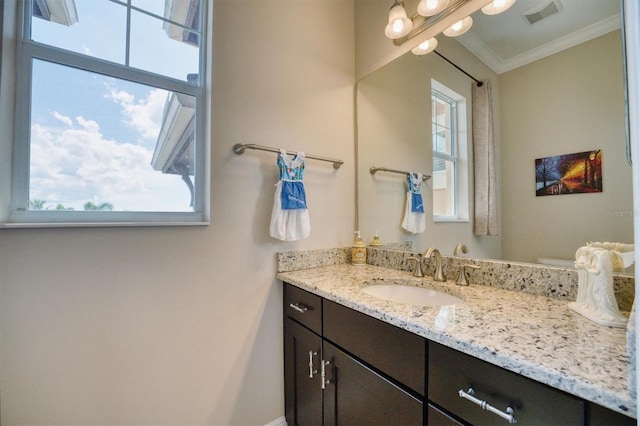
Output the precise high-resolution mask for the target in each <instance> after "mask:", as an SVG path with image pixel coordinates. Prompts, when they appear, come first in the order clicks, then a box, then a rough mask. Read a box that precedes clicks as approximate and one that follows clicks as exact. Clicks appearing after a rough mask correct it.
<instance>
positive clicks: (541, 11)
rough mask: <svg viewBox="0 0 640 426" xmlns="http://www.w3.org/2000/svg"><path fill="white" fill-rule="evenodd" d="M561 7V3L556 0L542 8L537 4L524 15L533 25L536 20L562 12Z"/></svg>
mask: <svg viewBox="0 0 640 426" xmlns="http://www.w3.org/2000/svg"><path fill="white" fill-rule="evenodd" d="M560 9H561V7H560V3H559V2H558V1H557V0H556V1H552V2H550V3H549V4H547V5H546V6H543V7H542V8H540V7H539V6H536V7H535V8H533V9H529V10H528V11H526V12H525V13H524V14H523V16H524V17H525V19H526V20H527V21H528V22H529V24H531V25H533V24H535V23H536V22H540V21H542V20H543V19H545V18H548V17H549V16H551V15H555V14H556V13H558V12H560Z"/></svg>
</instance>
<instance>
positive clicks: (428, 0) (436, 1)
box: [418, 0, 515, 16]
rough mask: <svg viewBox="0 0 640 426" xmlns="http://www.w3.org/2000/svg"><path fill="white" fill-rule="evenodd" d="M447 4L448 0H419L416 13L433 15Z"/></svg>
mask: <svg viewBox="0 0 640 426" xmlns="http://www.w3.org/2000/svg"><path fill="white" fill-rule="evenodd" d="M503 1H506V0H503ZM514 1H515V0H514ZM447 6H449V0H420V3H418V13H419V14H420V15H422V16H433V15H437V14H438V13H440V12H442V11H443V10H445V9H446V8H447Z"/></svg>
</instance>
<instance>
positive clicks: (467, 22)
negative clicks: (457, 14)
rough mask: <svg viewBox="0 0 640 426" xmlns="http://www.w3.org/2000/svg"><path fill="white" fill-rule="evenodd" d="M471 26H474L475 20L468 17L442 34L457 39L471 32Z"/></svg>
mask: <svg viewBox="0 0 640 426" xmlns="http://www.w3.org/2000/svg"><path fill="white" fill-rule="evenodd" d="M471 25H473V19H471V16H467V17H466V18H463V19H461V20H459V21H458V22H456V23H455V24H453V25H452V26H450V27H449V28H447V29H446V30H444V31H443V32H442V34H444V35H446V36H447V37H457V36H459V35H462V34H464V33H466V32H467V31H469V28H471Z"/></svg>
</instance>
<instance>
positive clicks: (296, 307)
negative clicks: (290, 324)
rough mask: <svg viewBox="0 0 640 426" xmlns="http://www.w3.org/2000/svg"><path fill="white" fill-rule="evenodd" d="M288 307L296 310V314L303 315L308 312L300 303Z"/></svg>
mask: <svg viewBox="0 0 640 426" xmlns="http://www.w3.org/2000/svg"><path fill="white" fill-rule="evenodd" d="M289 307H290V308H293V309H294V310H296V311H298V312H300V313H301V314H304V313H305V312H307V311H308V310H309V308H307V307H306V306H304V305H303V304H302V303H290V304H289Z"/></svg>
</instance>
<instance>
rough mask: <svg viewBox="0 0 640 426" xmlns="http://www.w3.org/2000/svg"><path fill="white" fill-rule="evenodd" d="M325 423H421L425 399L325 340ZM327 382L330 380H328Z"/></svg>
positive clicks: (386, 425) (386, 424)
mask: <svg viewBox="0 0 640 426" xmlns="http://www.w3.org/2000/svg"><path fill="white" fill-rule="evenodd" d="M323 345H324V346H323V359H324V360H325V361H328V362H329V364H327V365H326V367H325V373H326V378H325V379H326V380H325V387H326V389H325V394H324V424H325V425H385V426H388V425H421V424H423V414H422V413H423V405H422V402H421V401H420V400H419V399H417V398H415V397H413V396H412V395H410V394H408V393H407V392H405V391H403V390H402V389H400V388H399V387H397V386H395V385H394V384H392V383H391V382H389V381H387V380H385V379H384V378H383V377H381V376H379V375H378V374H376V373H375V372H373V371H372V370H370V369H369V368H367V367H366V366H364V365H363V364H361V363H359V362H358V361H356V360H355V359H354V358H351V357H350V356H348V355H347V354H345V353H344V352H342V351H341V350H340V349H338V348H336V347H335V346H333V345H332V344H331V343H329V342H327V341H326V340H325V341H324V343H323ZM326 382H328V383H326Z"/></svg>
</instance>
